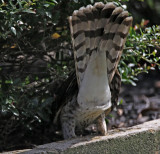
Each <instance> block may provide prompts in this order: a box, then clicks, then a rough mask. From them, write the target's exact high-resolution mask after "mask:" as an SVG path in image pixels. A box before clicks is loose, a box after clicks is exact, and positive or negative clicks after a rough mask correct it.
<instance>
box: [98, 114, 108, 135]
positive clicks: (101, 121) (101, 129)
mask: <svg viewBox="0 0 160 154" xmlns="http://www.w3.org/2000/svg"><path fill="white" fill-rule="evenodd" d="M97 130H98V133H100V134H101V135H107V125H106V121H105V113H102V114H101V115H100V116H99V117H98V119H97Z"/></svg>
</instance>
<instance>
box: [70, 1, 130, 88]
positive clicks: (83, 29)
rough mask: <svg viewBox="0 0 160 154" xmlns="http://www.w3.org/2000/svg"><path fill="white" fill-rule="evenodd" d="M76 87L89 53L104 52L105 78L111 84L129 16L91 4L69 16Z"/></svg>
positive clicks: (108, 5) (99, 4)
mask: <svg viewBox="0 0 160 154" xmlns="http://www.w3.org/2000/svg"><path fill="white" fill-rule="evenodd" d="M69 23H70V29H71V35H72V42H73V47H74V58H75V66H76V75H77V82H78V85H79V86H80V85H81V82H82V80H83V77H84V73H85V70H86V68H87V65H88V62H89V60H90V56H91V54H92V52H93V51H95V50H96V51H97V52H106V57H107V58H106V59H107V62H106V63H107V68H106V69H107V75H108V79H109V83H111V81H112V79H113V76H114V74H115V71H116V69H117V65H118V63H119V60H120V57H121V54H122V50H123V47H124V44H125V41H126V37H127V35H128V31H129V28H130V26H131V24H132V17H128V12H127V11H124V10H123V9H122V8H121V7H116V6H115V5H114V4H113V3H107V4H103V3H101V2H99V3H95V5H94V6H91V5H88V6H87V7H86V8H85V7H82V8H80V9H79V10H78V11H74V13H73V15H72V16H71V17H69Z"/></svg>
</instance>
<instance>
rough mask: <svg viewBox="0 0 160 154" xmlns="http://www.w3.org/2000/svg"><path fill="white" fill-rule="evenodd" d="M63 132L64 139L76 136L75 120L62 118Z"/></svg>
mask: <svg viewBox="0 0 160 154" xmlns="http://www.w3.org/2000/svg"><path fill="white" fill-rule="evenodd" d="M61 125H62V132H63V137H64V139H70V138H74V137H76V134H75V120H74V119H73V118H69V119H68V120H64V119H63V118H62V119H61Z"/></svg>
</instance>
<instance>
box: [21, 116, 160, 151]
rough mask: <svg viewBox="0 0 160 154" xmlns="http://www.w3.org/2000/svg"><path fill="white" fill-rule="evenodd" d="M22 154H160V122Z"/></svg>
mask: <svg viewBox="0 0 160 154" xmlns="http://www.w3.org/2000/svg"><path fill="white" fill-rule="evenodd" d="M20 153H22V154H59V153H60V154H62V153H63V154H103V153H105V154H160V119H158V120H154V121H150V122H146V123H144V124H141V125H137V126H134V127H130V128H125V129H116V130H113V131H110V132H109V134H108V135H107V136H87V137H79V138H75V139H72V140H65V141H60V142H54V143H49V144H45V145H40V146H38V147H37V148H35V149H33V150H29V151H26V152H20Z"/></svg>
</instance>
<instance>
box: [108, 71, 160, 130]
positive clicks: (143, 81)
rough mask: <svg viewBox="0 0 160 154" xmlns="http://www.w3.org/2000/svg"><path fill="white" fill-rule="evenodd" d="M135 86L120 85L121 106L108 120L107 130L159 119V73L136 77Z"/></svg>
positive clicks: (153, 72)
mask: <svg viewBox="0 0 160 154" xmlns="http://www.w3.org/2000/svg"><path fill="white" fill-rule="evenodd" d="M138 79H139V81H138V82H137V86H131V85H122V87H121V93H120V97H119V100H122V104H121V105H119V106H118V109H117V111H113V112H112V113H111V116H110V118H109V129H113V128H121V127H130V126H134V125H137V124H140V123H143V122H146V121H150V120H154V119H158V118H160V71H151V72H149V73H148V74H146V73H143V74H140V75H139V76H138Z"/></svg>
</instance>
